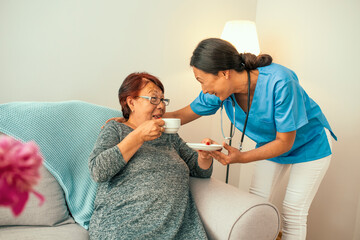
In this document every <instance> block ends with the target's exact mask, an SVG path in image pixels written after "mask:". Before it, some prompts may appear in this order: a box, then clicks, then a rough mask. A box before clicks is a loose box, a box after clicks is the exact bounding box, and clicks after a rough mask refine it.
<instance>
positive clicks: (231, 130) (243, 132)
mask: <svg viewBox="0 0 360 240" xmlns="http://www.w3.org/2000/svg"><path fill="white" fill-rule="evenodd" d="M246 72H247V75H248V94H247V110H246V117H245V122H244V127H243V130H242V134H241V139H240V145H239V150H240V151H241V150H242V144H243V142H244V136H245V131H246V127H247V123H248V119H249V112H250V83H251V80H250V72H249V71H248V70H246ZM230 98H231V101H232V107H233V109H234V112H233V119H234V120H233V123H231V127H230V137H225V134H224V130H223V120H222V113H221V133H222V135H223V137H224V138H225V139H226V140H229V145H230V146H231V141H232V138H233V136H234V133H235V128H234V131H233V128H232V127H233V125H234V127H235V119H236V118H235V101H234V99H233V98H232V96H230ZM224 101H225V100H224ZM224 101H222V102H221V111H222V109H223V103H224Z"/></svg>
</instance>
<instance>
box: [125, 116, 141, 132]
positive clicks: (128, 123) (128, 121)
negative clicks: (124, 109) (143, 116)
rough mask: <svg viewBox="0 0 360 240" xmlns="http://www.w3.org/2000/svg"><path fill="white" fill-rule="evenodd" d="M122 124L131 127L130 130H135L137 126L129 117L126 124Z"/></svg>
mask: <svg viewBox="0 0 360 240" xmlns="http://www.w3.org/2000/svg"><path fill="white" fill-rule="evenodd" d="M124 124H125V125H127V126H129V127H131V128H132V129H136V128H137V126H138V124H137V123H136V121H134V119H132V118H131V117H129V119H128V120H127V121H126V122H124Z"/></svg>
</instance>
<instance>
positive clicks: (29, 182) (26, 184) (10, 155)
mask: <svg viewBox="0 0 360 240" xmlns="http://www.w3.org/2000/svg"><path fill="white" fill-rule="evenodd" d="M42 161H43V158H42V156H41V154H40V152H39V149H38V147H37V145H36V144H35V143H34V142H29V143H21V142H20V141H17V140H15V139H13V138H11V137H8V136H2V137H0V206H5V207H10V208H11V210H12V212H13V214H14V215H15V216H18V215H20V213H21V212H22V211H23V210H24V207H25V204H26V202H27V200H28V199H29V193H34V194H35V196H36V197H38V198H39V200H40V203H39V205H41V204H42V203H43V202H44V197H43V196H42V195H41V194H39V193H37V192H35V191H34V190H33V187H34V185H36V184H37V183H38V180H39V179H40V173H39V168H40V166H41V165H42Z"/></svg>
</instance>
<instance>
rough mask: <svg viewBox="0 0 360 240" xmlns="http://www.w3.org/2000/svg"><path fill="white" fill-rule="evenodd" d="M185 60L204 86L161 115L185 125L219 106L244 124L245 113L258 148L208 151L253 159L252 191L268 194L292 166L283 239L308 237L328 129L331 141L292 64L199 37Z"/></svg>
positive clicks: (224, 159)
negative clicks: (188, 101) (186, 102)
mask: <svg viewBox="0 0 360 240" xmlns="http://www.w3.org/2000/svg"><path fill="white" fill-rule="evenodd" d="M190 65H191V66H192V68H193V72H194V75H195V78H196V80H197V81H198V82H199V83H200V84H201V87H202V92H200V94H199V96H198V97H197V98H196V99H195V100H194V101H193V102H192V103H191V104H190V105H188V106H186V107H184V108H182V109H180V110H178V111H175V112H170V113H167V114H166V115H165V116H164V117H175V118H181V121H182V124H186V123H188V122H191V121H193V120H195V119H197V118H199V117H201V116H206V115H212V114H215V113H216V112H217V111H218V110H219V108H221V107H222V105H223V107H224V108H225V110H226V113H227V116H228V118H229V119H230V121H232V122H233V124H234V125H235V127H236V128H237V129H239V130H240V131H244V124H245V122H246V118H247V113H248V119H247V127H246V131H245V133H246V136H248V137H249V138H250V139H252V140H253V141H255V142H256V143H257V145H256V148H255V149H253V150H249V151H240V150H239V149H238V148H236V147H231V146H229V145H228V144H226V143H224V144H223V145H224V148H225V149H226V150H227V153H222V152H218V151H214V152H211V155H212V157H213V158H215V159H216V160H218V161H219V162H220V163H222V164H224V165H227V164H233V163H249V162H255V161H256V168H255V174H254V177H253V181H252V185H251V188H250V192H251V193H254V194H256V195H259V196H261V197H264V198H267V199H270V198H271V194H272V193H273V192H274V190H275V189H276V187H277V186H278V185H279V184H278V183H279V181H280V180H281V178H282V176H283V175H284V173H285V172H286V170H287V169H290V178H289V182H288V185H287V189H286V195H285V198H284V201H283V216H282V217H283V229H282V232H283V237H282V239H285V240H289V239H306V222H307V215H308V210H309V208H310V205H311V202H312V200H313V199H314V196H315V194H316V192H317V190H318V188H319V185H320V183H321V181H322V179H323V177H324V175H325V173H326V171H327V169H328V167H329V164H330V159H331V136H332V137H333V138H334V139H335V140H336V136H335V135H334V133H333V132H332V130H331V128H330V125H329V123H328V121H327V120H326V118H325V116H324V114H323V113H322V111H321V109H320V107H319V106H318V104H316V102H314V100H312V99H311V98H310V97H309V96H308V95H307V93H306V92H305V91H304V89H303V88H302V87H301V86H300V84H299V80H298V78H297V76H296V74H295V73H294V72H293V71H292V70H290V69H288V68H286V67H284V66H281V65H279V64H275V63H272V58H271V56H269V55H265V54H262V55H259V56H255V55H253V54H250V53H240V54H239V53H238V52H237V50H236V49H235V47H234V46H233V45H231V44H230V43H229V42H227V41H224V40H221V39H217V38H210V39H205V40H203V41H201V42H200V43H199V44H198V46H197V47H196V49H195V50H194V52H193V55H192V57H191V61H190Z"/></svg>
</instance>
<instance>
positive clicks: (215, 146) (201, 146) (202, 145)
mask: <svg viewBox="0 0 360 240" xmlns="http://www.w3.org/2000/svg"><path fill="white" fill-rule="evenodd" d="M186 145H188V146H189V147H191V148H192V149H195V150H203V151H216V150H220V149H222V146H221V145H218V144H211V145H206V144H205V143H186Z"/></svg>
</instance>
